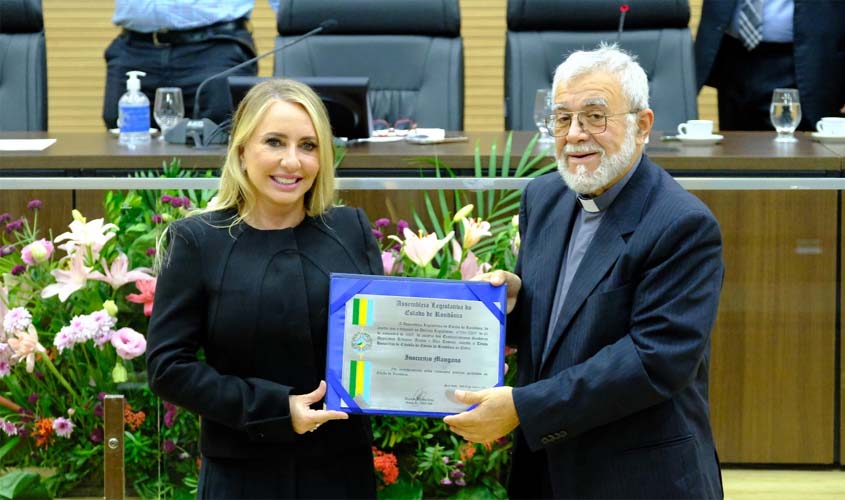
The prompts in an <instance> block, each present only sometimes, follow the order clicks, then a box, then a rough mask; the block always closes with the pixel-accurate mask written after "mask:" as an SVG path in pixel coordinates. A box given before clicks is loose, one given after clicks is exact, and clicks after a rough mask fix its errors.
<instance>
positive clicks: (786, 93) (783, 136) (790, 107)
mask: <svg viewBox="0 0 845 500" xmlns="http://www.w3.org/2000/svg"><path fill="white" fill-rule="evenodd" d="M769 117H770V118H771V119H772V125H773V126H774V127H775V130H777V132H778V136H777V137H776V138H775V142H798V139H796V138H795V135H794V132H795V129H796V127H798V124H799V123H801V103H800V102H799V101H798V89H775V90H774V92H772V105H771V107H770V108H769Z"/></svg>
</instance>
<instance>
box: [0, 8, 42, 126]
mask: <svg viewBox="0 0 845 500" xmlns="http://www.w3.org/2000/svg"><path fill="white" fill-rule="evenodd" d="M41 12H42V11H41V0H0V131H13V130H14V131H29V130H47V50H46V44H45V41H44V20H43V17H42V14H41Z"/></svg>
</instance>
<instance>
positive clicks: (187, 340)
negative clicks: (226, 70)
mask: <svg viewBox="0 0 845 500" xmlns="http://www.w3.org/2000/svg"><path fill="white" fill-rule="evenodd" d="M331 139H332V136H331V128H330V126H329V121H328V116H327V114H326V110H325V108H324V107H323V104H322V102H321V101H320V98H319V97H318V96H317V95H316V94H315V93H314V92H313V91H312V90H311V89H310V88H308V87H307V86H305V85H303V84H300V83H297V82H294V81H290V80H271V81H265V82H263V83H261V84H259V85H256V86H255V87H254V88H253V89H252V90H250V92H249V93H248V94H247V96H246V97H245V98H244V100H243V102H242V103H241V105H240V106H239V107H238V110H237V112H236V113H235V118H234V122H233V127H232V136H231V139H230V141H229V148H228V153H227V156H226V161H225V164H224V166H223V171H222V174H221V179H220V189H219V192H218V195H217V198H216V200H215V203H214V206H213V207H212V208H209V209H207V210H205V211H203V212H201V213H199V214H197V215H194V216H191V217H188V218H186V219H184V220H180V221H177V222H175V223H174V224H173V225H171V227H170V228H169V230H168V232H169V235H168V240H169V242H168V249H167V253H166V255H165V257H164V259H163V263H162V266H161V272H160V275H159V278H158V284H157V288H156V303H155V307H154V309H153V314H152V318H151V321H150V329H149V338H148V354H147V366H148V373H149V382H150V387H151V388H152V390H153V391H154V392H155V393H156V394H158V395H159V396H161V397H162V398H163V399H165V400H167V401H170V402H172V403H175V404H177V405H179V406H182V407H184V408H186V409H188V410H189V411H191V412H194V413H196V414H198V415H200V417H201V418H202V440H201V449H202V455H203V463H202V469H201V472H200V481H199V490H198V494H197V495H198V497H199V498H291V497H296V498H309V497H310V498H314V497H324V498H360V497H374V496H375V482H374V481H375V479H374V475H373V461H372V452H371V448H370V446H371V444H370V443H371V437H372V436H371V432H370V425H369V421H368V420H367V419H366V418H364V417H359V416H348V415H346V414H345V413H341V412H335V411H326V410H322V409H321V408H322V403H321V400H322V399H323V397H324V394H325V391H326V385H325V382H324V381H323V380H322V378H323V374H324V373H325V359H326V324H327V310H328V291H329V290H328V287H329V273H331V272H351V273H366V274H382V265H381V258H380V254H379V250H378V247H377V245H376V242H375V240H374V238H373V236H372V233H371V232H370V226H369V222H368V220H367V218H366V216H365V215H364V213H363V211H362V210H360V209H351V208H341V207H332V206H331V203H332V200H333V197H334V173H333V163H334V151H333V148H332V140H331ZM200 350H202V351H203V352H204V359H203V360H201V359H200V358H199V357H198V352H199V351H200Z"/></svg>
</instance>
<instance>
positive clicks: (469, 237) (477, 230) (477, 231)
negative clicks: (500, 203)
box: [461, 217, 492, 250]
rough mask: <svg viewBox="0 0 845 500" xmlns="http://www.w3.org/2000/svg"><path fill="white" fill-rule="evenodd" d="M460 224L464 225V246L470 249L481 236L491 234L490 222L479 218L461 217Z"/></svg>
mask: <svg viewBox="0 0 845 500" xmlns="http://www.w3.org/2000/svg"><path fill="white" fill-rule="evenodd" d="M461 224H463V225H464V241H463V243H464V248H465V249H467V250H468V249H470V248H471V247H472V246H473V245H475V244H476V243H478V242H479V241H480V240H481V238H482V237H483V236H492V234H491V233H490V223H489V222H487V221H486V220H481V218H478V219H473V218H471V217H467V218H465V219H461Z"/></svg>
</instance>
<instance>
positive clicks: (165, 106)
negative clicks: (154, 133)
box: [153, 87, 185, 141]
mask: <svg viewBox="0 0 845 500" xmlns="http://www.w3.org/2000/svg"><path fill="white" fill-rule="evenodd" d="M184 117H185V105H184V103H183V102H182V89H180V88H179V87H160V88H157V89H156V102H155V107H154V108H153V118H155V121H156V123H158V126H159V128H160V129H161V135H159V137H158V140H160V141H163V140H164V134H166V133H167V131H168V130H170V129H172V128H173V127H175V126H176V124H177V123H179V120H181V119H182V118H184Z"/></svg>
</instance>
